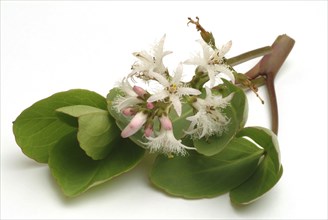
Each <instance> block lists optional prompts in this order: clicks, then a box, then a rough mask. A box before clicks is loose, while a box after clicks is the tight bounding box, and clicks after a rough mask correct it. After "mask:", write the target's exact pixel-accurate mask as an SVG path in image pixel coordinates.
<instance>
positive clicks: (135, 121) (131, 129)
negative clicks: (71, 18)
mask: <svg viewBox="0 0 328 220" xmlns="http://www.w3.org/2000/svg"><path fill="white" fill-rule="evenodd" d="M146 120H147V115H146V114H144V113H142V112H138V113H137V114H136V115H135V116H134V117H133V118H132V120H131V121H130V123H129V124H128V125H127V126H126V127H125V128H124V129H123V131H122V133H121V136H122V137H123V138H127V137H130V136H131V135H133V134H135V133H136V132H137V131H139V129H140V128H141V127H142V126H143V124H145V122H146Z"/></svg>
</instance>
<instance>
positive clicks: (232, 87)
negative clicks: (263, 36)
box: [13, 18, 294, 204]
mask: <svg viewBox="0 0 328 220" xmlns="http://www.w3.org/2000/svg"><path fill="white" fill-rule="evenodd" d="M188 24H192V25H195V26H196V29H197V30H198V31H199V32H200V35H201V39H200V40H199V41H198V43H199V44H200V46H201V48H202V51H201V53H199V54H198V55H196V56H194V57H191V58H190V59H187V60H184V61H181V62H180V63H178V65H177V66H176V67H174V68H173V70H172V69H171V67H167V66H166V65H165V62H164V59H165V57H166V56H167V55H169V54H171V51H166V50H165V49H164V43H165V37H166V36H165V35H164V36H163V37H162V38H161V39H160V40H159V41H158V42H157V44H155V45H154V47H153V48H152V49H151V50H150V51H149V52H146V51H140V52H135V53H133V55H134V56H135V57H136V62H135V63H134V64H133V65H132V68H131V72H130V73H128V74H127V75H126V77H124V78H123V79H122V80H121V82H120V83H119V84H118V86H117V87H115V88H113V89H111V90H110V91H109V93H108V95H107V97H106V98H105V97H103V96H101V95H99V94H97V93H95V92H92V91H88V90H83V89H73V90H69V91H65V92H59V93H56V94H54V95H52V96H50V97H48V98H45V99H43V100H40V101H38V102H36V103H35V104H33V105H32V106H31V107H29V108H27V109H26V110H24V111H23V112H22V113H21V114H20V115H19V116H18V117H17V119H16V120H15V121H14V123H13V131H14V135H15V138H16V142H17V144H18V145H19V146H20V147H21V149H22V151H23V153H24V154H26V156H28V157H30V158H32V159H34V160H35V161H37V162H40V163H48V165H49V168H50V170H51V173H52V175H53V176H54V178H55V179H56V181H57V183H58V185H59V186H60V187H61V189H62V191H63V193H64V194H65V195H67V196H70V197H73V196H77V195H79V194H81V193H83V192H84V191H86V190H87V189H89V188H90V187H93V186H96V185H98V184H101V183H104V182H106V181H108V180H110V179H112V178H114V177H116V176H119V175H121V174H123V173H125V172H127V171H129V170H131V169H132V168H133V167H135V166H136V165H137V164H138V163H139V162H140V161H141V160H142V159H143V158H144V156H145V154H147V153H151V154H155V155H156V159H155V161H154V163H153V165H152V168H151V171H150V181H151V182H152V183H153V185H154V186H156V187H158V188H160V189H162V190H163V191H165V192H166V193H169V194H171V195H174V196H180V197H185V198H204V197H214V196H218V195H220V194H223V193H228V192H229V194H230V198H231V201H232V202H233V203H236V204H248V203H250V202H252V201H254V200H256V199H257V198H259V197H260V196H262V195H263V194H264V193H266V192H267V191H269V190H270V189H271V188H272V187H273V186H274V185H275V184H276V183H277V182H278V181H279V179H280V177H281V175H282V172H283V168H282V165H281V161H280V152H279V146H278V140H277V135H276V134H277V132H278V127H277V125H278V123H277V121H278V117H277V116H278V114H277V111H276V110H277V105H276V98H275V94H274V86H273V79H274V76H275V75H276V73H277V72H278V70H279V68H280V66H281V65H282V63H283V62H284V60H285V59H286V57H287V55H288V53H289V52H290V50H291V49H292V46H293V44H294V41H293V40H292V39H291V38H289V37H288V36H286V35H282V36H279V37H278V38H277V40H276V41H275V43H274V44H273V45H272V46H269V47H263V48H260V49H256V50H253V51H250V52H248V53H245V54H242V55H240V56H237V57H233V58H230V59H228V58H227V57H226V55H227V54H228V52H229V49H230V48H231V46H232V42H231V41H229V42H227V43H225V44H223V45H222V46H217V44H216V42H215V39H214V36H213V34H212V33H210V32H208V31H206V30H205V29H204V28H203V27H202V26H201V25H200V23H199V19H198V18H196V20H193V19H191V18H189V22H188ZM259 56H263V58H262V60H261V61H260V62H259V63H258V64H257V65H256V66H255V67H254V68H252V69H250V71H248V72H247V73H245V74H242V73H238V72H236V71H235V69H234V68H233V66H234V65H237V64H239V63H242V62H245V61H247V60H249V59H252V58H254V57H259ZM186 65H192V66H194V67H195V71H194V72H184V67H185V66H186ZM186 74H191V75H192V77H190V80H189V81H186V80H184V79H183V77H182V76H183V75H186ZM261 85H267V87H268V91H269V95H270V103H271V106H272V112H273V114H272V116H273V117H272V124H273V127H272V130H270V129H267V128H264V127H245V125H246V121H247V116H248V104H247V98H246V95H245V92H246V91H247V90H252V91H253V92H254V94H256V95H257V96H258V97H259V99H260V101H261V102H263V100H262V99H261V98H260V96H259V95H258V94H257V87H258V86H261ZM108 196H110V195H108Z"/></svg>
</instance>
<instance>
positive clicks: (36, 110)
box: [13, 89, 106, 163]
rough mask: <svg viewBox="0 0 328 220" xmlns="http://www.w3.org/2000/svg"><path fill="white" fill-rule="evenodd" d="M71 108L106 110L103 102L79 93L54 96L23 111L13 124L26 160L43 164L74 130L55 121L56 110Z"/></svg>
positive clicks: (67, 92) (102, 98) (95, 95)
mask: <svg viewBox="0 0 328 220" xmlns="http://www.w3.org/2000/svg"><path fill="white" fill-rule="evenodd" d="M70 105H88V106H93V107H96V108H100V109H103V110H106V99H105V98H104V97H102V96H101V95H99V94H97V93H95V92H92V91H88V90H82V89H73V90H69V91H65V92H59V93H56V94H54V95H52V96H50V97H48V98H45V99H43V100H40V101H38V102H36V103H35V104H33V105H32V106H30V107H29V108H27V109H25V110H24V111H23V112H22V113H21V114H20V115H19V116H18V117H17V118H16V120H15V121H14V122H13V132H14V135H15V139H16V142H17V144H18V145H19V146H20V147H21V149H22V151H23V152H24V154H26V155H27V156H28V157H30V158H32V159H34V160H36V161H38V162H41V163H46V162H47V161H48V152H49V150H50V149H51V148H52V147H53V146H54V145H56V143H57V142H58V140H60V139H61V138H62V137H63V136H65V135H67V134H69V133H71V132H72V131H73V130H75V129H76V128H74V127H71V126H69V125H68V124H67V123H65V122H63V121H62V120H60V119H59V117H57V114H56V111H55V110H56V109H58V108H60V107H64V106H70Z"/></svg>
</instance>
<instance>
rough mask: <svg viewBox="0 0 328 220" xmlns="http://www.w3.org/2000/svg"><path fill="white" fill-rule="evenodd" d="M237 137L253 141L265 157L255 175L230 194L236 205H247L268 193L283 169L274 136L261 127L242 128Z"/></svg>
mask: <svg viewBox="0 0 328 220" xmlns="http://www.w3.org/2000/svg"><path fill="white" fill-rule="evenodd" d="M238 136H247V137H249V138H251V139H253V140H254V141H255V142H256V143H257V144H258V145H260V146H261V147H262V148H263V149H264V150H265V157H264V159H263V161H262V162H261V163H260V165H259V167H258V168H257V169H256V171H255V173H254V174H253V175H252V176H251V177H250V178H249V179H248V180H247V181H245V182H244V183H243V184H241V185H240V186H238V187H237V188H235V189H233V190H232V191H231V192H230V199H231V201H232V202H234V203H236V204H248V203H251V202H253V201H255V200H256V199H258V198H260V197H261V196H262V195H263V194H265V193H266V192H267V191H269V190H270V189H271V188H272V187H273V186H274V185H275V184H276V183H277V182H278V181H279V179H280V177H281V175H282V173H283V168H282V166H281V163H280V152H279V146H278V141H277V137H276V135H275V134H274V133H273V132H272V131H271V130H269V129H266V128H261V127H249V128H244V129H243V130H241V131H240V132H239V133H238Z"/></svg>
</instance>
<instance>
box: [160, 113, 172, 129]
mask: <svg viewBox="0 0 328 220" xmlns="http://www.w3.org/2000/svg"><path fill="white" fill-rule="evenodd" d="M159 120H160V122H161V126H162V128H164V129H165V130H167V131H168V130H172V128H173V126H172V122H171V120H170V119H169V117H167V116H162V117H160V118H159Z"/></svg>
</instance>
